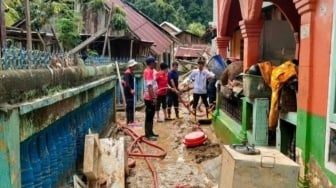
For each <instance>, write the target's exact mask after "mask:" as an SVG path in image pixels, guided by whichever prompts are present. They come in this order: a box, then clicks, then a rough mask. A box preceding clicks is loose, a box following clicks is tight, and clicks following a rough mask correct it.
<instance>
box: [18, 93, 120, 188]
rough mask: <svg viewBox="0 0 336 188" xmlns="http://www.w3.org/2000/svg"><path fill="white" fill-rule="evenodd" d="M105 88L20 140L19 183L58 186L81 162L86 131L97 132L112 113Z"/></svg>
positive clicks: (109, 94) (110, 96) (29, 185)
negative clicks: (84, 102)
mask: <svg viewBox="0 0 336 188" xmlns="http://www.w3.org/2000/svg"><path fill="white" fill-rule="evenodd" d="M114 100H115V96H114V92H112V91H111V90H110V91H106V92H105V93H103V94H101V95H100V96H99V97H97V98H95V99H94V100H92V101H91V102H89V103H87V104H84V105H82V106H81V107H79V108H77V109H76V110H74V111H72V112H70V113H67V114H66V115H65V116H63V117H62V118H60V119H58V120H57V121H55V122H54V123H52V124H51V125H50V126H48V127H47V128H45V129H44V130H42V131H40V132H38V133H36V134H34V135H33V136H31V137H29V138H28V139H27V140H25V141H23V142H21V144H20V147H21V149H20V157H21V183H22V187H59V186H60V184H64V183H68V182H69V181H71V180H72V174H74V173H75V172H76V170H77V169H78V168H79V167H81V166H82V161H83V154H84V139H85V134H87V133H88V130H89V129H91V131H92V132H100V131H101V130H102V129H103V128H104V127H105V126H107V124H108V122H110V118H112V117H113V115H114V113H115V112H114V109H115V108H114V106H113V105H114Z"/></svg>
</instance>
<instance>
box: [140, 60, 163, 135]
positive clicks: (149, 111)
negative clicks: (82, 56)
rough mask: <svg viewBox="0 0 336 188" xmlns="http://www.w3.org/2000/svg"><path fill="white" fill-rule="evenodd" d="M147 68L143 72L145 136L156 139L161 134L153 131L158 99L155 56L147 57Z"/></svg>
mask: <svg viewBox="0 0 336 188" xmlns="http://www.w3.org/2000/svg"><path fill="white" fill-rule="evenodd" d="M146 65H147V66H146V69H145V70H144V72H143V80H144V101H145V106H146V110H145V137H146V138H147V139H148V140H152V141H155V140H157V137H158V136H159V135H157V134H155V133H154V132H153V125H154V116H155V105H156V101H157V96H156V93H157V84H156V81H155V76H154V66H155V58H154V57H153V56H149V57H147V58H146Z"/></svg>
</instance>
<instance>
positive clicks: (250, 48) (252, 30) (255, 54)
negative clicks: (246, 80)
mask: <svg viewBox="0 0 336 188" xmlns="http://www.w3.org/2000/svg"><path fill="white" fill-rule="evenodd" d="M239 26H240V29H241V33H242V37H243V38H244V71H245V70H246V69H248V68H249V67H250V66H251V65H254V64H256V63H257V62H258V60H259V41H260V33H261V29H262V26H263V21H261V20H242V21H240V22H239Z"/></svg>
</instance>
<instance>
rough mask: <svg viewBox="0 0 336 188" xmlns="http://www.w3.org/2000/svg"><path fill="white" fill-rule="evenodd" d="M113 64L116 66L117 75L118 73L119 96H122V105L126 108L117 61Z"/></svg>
mask: <svg viewBox="0 0 336 188" xmlns="http://www.w3.org/2000/svg"><path fill="white" fill-rule="evenodd" d="M115 65H116V68H117V75H118V80H119V87H120V92H121V97H122V100H123V105H124V107H125V108H126V99H125V93H124V89H123V86H122V80H121V76H120V71H119V65H118V61H116V62H115Z"/></svg>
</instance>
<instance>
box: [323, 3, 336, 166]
mask: <svg viewBox="0 0 336 188" xmlns="http://www.w3.org/2000/svg"><path fill="white" fill-rule="evenodd" d="M334 11H336V4H334ZM335 39H336V15H335V14H334V18H333V30H332V40H331V41H332V44H331V47H332V49H331V58H330V74H329V98H328V114H327V130H326V144H325V166H326V168H327V169H329V170H330V171H332V172H334V173H336V75H335V72H336V42H335Z"/></svg>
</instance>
